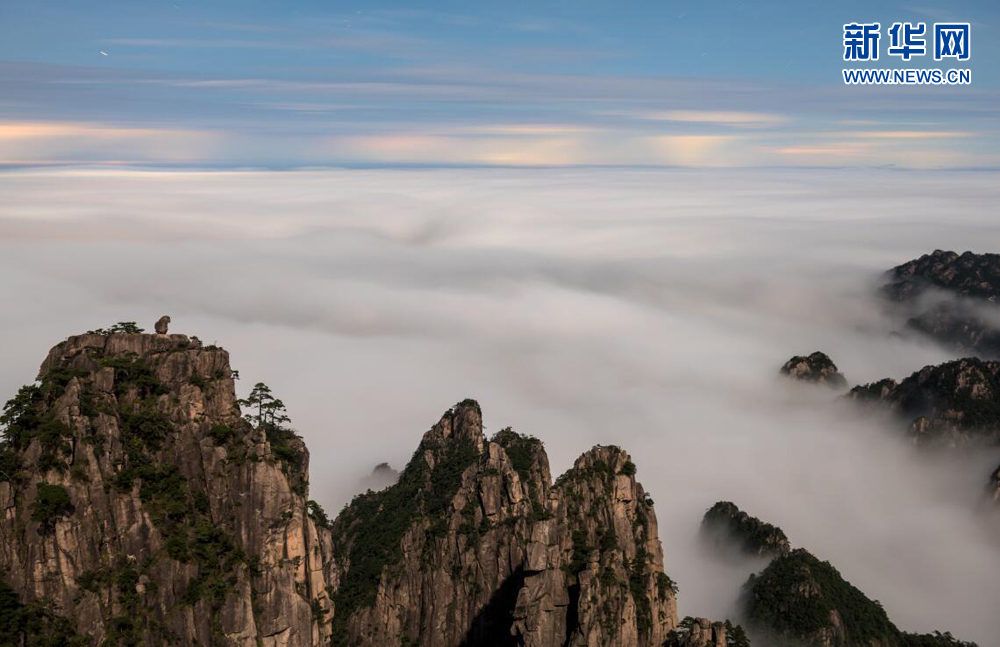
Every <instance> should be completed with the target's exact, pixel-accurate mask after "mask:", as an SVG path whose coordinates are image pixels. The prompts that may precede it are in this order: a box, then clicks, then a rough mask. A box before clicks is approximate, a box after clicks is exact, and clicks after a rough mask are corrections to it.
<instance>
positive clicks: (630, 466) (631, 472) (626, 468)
mask: <svg viewBox="0 0 1000 647" xmlns="http://www.w3.org/2000/svg"><path fill="white" fill-rule="evenodd" d="M618 473H619V474H624V475H625V476H635V463H633V462H632V461H625V464H624V465H622V469H621V471H619V472H618Z"/></svg>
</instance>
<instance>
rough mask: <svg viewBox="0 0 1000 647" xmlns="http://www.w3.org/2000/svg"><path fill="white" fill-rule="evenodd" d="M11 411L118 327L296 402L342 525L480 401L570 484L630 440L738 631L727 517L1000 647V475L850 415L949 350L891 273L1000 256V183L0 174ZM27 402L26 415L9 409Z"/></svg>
mask: <svg viewBox="0 0 1000 647" xmlns="http://www.w3.org/2000/svg"><path fill="white" fill-rule="evenodd" d="M0 195H2V196H3V199H2V201H0V251H2V255H0V293H2V295H3V297H4V303H5V308H4V317H3V318H2V320H0V334H2V339H3V359H4V361H3V364H2V368H0V390H2V392H3V393H6V394H9V395H13V393H14V391H15V390H16V388H17V387H18V386H19V385H20V384H22V383H25V382H28V381H30V380H31V379H32V378H33V377H34V376H35V372H36V371H37V367H38V364H39V363H40V362H41V360H42V358H43V357H44V355H45V352H46V350H47V349H48V348H49V347H50V346H52V345H53V344H54V343H56V342H57V341H59V340H61V339H63V338H65V337H66V336H68V335H70V334H74V333H78V332H82V331H85V330H88V329H91V328H96V327H100V326H107V325H109V324H111V323H114V322H116V321H120V320H137V321H139V322H140V323H141V324H144V325H145V326H146V328H147V329H151V328H152V323H153V322H154V321H155V320H156V319H157V318H158V317H159V316H160V315H162V314H169V315H171V317H172V318H173V324H172V325H171V332H179V333H188V334H196V335H198V336H199V337H200V338H201V339H202V340H204V341H205V342H206V343H211V342H218V343H220V344H221V345H223V346H225V347H226V348H227V349H229V350H230V352H231V353H232V359H233V365H234V368H236V369H238V370H239V371H240V374H241V376H242V380H241V382H240V383H239V386H240V387H241V388H242V390H243V392H245V391H246V390H248V388H249V385H251V384H253V383H254V382H256V381H265V382H267V383H268V384H269V385H270V386H271V387H272V389H273V390H274V392H275V393H276V394H277V395H278V396H279V397H281V398H282V399H283V400H284V402H285V403H286V405H287V406H288V408H289V413H290V415H291V417H292V421H293V423H294V425H295V427H296V429H297V430H298V431H299V432H300V433H301V434H302V436H303V437H304V438H305V440H306V442H307V443H308V446H309V448H310V450H311V453H312V468H311V496H312V497H313V498H315V499H317V500H319V501H320V502H321V503H323V504H324V505H325V506H326V507H327V509H328V511H329V512H330V513H331V514H335V513H336V511H337V510H339V509H340V508H341V506H342V505H343V504H344V503H345V502H347V501H348V500H349V499H350V497H351V496H352V494H353V493H354V492H355V491H356V489H357V487H358V484H359V483H360V482H362V479H364V478H365V477H366V476H368V475H369V474H370V473H371V470H372V467H373V466H374V465H375V464H376V463H379V462H382V461H388V462H389V463H391V464H392V465H393V466H394V467H397V468H398V467H401V466H402V465H404V464H405V462H406V461H407V460H408V459H409V457H410V455H411V454H412V452H413V450H414V448H415V447H416V443H417V442H418V440H419V437H420V435H421V434H422V433H423V431H425V430H426V429H427V428H429V427H430V426H431V425H432V424H433V423H434V422H436V421H437V419H438V418H439V416H440V415H441V413H442V412H444V411H445V410H446V409H447V408H448V407H450V406H451V405H452V404H454V403H455V402H457V401H459V400H461V399H463V398H466V397H473V398H476V399H477V400H479V402H480V403H481V404H482V406H483V411H484V418H485V422H486V425H487V428H488V429H487V431H488V433H492V432H494V431H497V430H499V429H500V428H502V427H505V426H507V425H511V426H513V427H514V428H515V429H516V430H518V431H521V432H524V433H530V434H533V435H536V436H538V437H539V438H541V439H542V440H544V441H545V443H546V447H547V449H548V452H549V456H550V460H551V462H552V467H553V472H554V473H555V474H558V473H560V472H562V471H563V470H565V469H566V468H567V467H569V466H570V465H571V464H572V461H573V460H574V459H575V458H576V457H577V456H578V455H579V454H580V453H582V452H583V451H585V450H586V449H587V448H589V447H590V446H592V445H594V444H597V443H602V444H618V445H621V446H622V447H624V448H625V449H626V450H628V451H629V452H630V453H631V454H632V456H633V460H634V462H635V463H636V465H637V466H638V478H639V480H640V481H641V482H642V483H643V485H644V486H645V487H646V489H647V490H648V491H649V492H650V493H651V495H652V497H653V499H654V500H655V502H656V512H657V516H658V519H659V525H660V538H661V540H662V542H663V546H664V553H665V563H666V570H667V572H668V574H669V575H671V577H673V578H674V579H675V580H676V581H677V582H678V584H679V586H680V597H679V603H680V612H681V614H697V615H703V616H710V617H722V616H724V615H726V614H727V613H731V611H732V608H731V605H732V603H733V599H734V598H735V595H736V593H737V590H738V587H739V584H740V583H742V581H743V580H745V578H746V575H747V574H748V572H749V570H748V569H749V567H747V568H739V567H734V566H732V565H731V564H730V565H721V564H718V563H715V562H712V561H711V560H710V559H708V558H706V557H705V556H704V555H703V554H702V553H701V551H699V550H697V547H696V543H695V540H696V533H697V530H698V523H699V520H700V517H701V514H702V513H703V512H704V510H705V509H707V508H708V507H709V506H710V505H711V504H712V503H714V502H715V501H717V500H720V499H726V500H732V501H734V502H736V503H737V504H738V505H740V506H741V507H742V508H744V509H745V510H747V511H748V512H750V513H751V514H754V515H756V516H759V517H761V518H762V519H764V520H766V521H770V522H771V523H774V524H776V525H779V526H781V527H782V528H783V529H784V530H785V532H786V533H787V534H788V536H789V539H790V540H791V542H792V544H793V545H794V546H802V547H806V548H808V549H809V550H810V551H811V552H813V553H814V554H816V555H817V556H818V557H820V558H821V559H827V560H830V561H831V562H832V563H833V564H834V565H835V566H836V567H837V568H838V569H839V570H840V571H841V572H842V574H843V575H844V576H845V578H847V579H848V580H849V581H851V582H852V583H853V584H855V585H856V586H858V587H859V588H860V589H861V590H863V591H864V592H865V593H867V594H868V595H869V596H870V597H872V598H876V599H879V600H880V601H881V602H882V603H883V605H884V606H885V608H886V610H887V612H888V613H889V616H890V617H891V618H892V619H893V620H894V621H895V622H896V623H897V624H898V625H899V626H900V627H901V628H902V629H905V630H908V631H930V630H933V629H940V630H942V631H943V630H950V631H953V632H954V633H955V634H956V636H958V637H960V638H962V639H964V640H976V641H979V642H980V644H981V645H984V646H985V645H991V644H992V645H996V644H1000V626H997V622H996V618H995V606H996V602H997V600H1000V578H997V577H996V573H998V572H1000V532H998V530H997V529H996V528H995V527H989V526H987V525H985V524H984V523H983V520H982V516H981V514H980V511H979V510H978V509H977V504H978V502H979V501H980V498H981V496H982V491H983V487H984V485H985V483H986V479H987V476H988V473H989V471H990V469H991V468H993V467H995V466H996V464H997V463H998V462H1000V453H997V452H982V453H979V454H978V455H976V456H973V457H969V456H962V457H954V456H952V457H947V456H944V457H932V456H921V455H918V454H917V453H916V452H915V451H914V450H913V449H911V448H910V447H909V445H907V444H906V443H905V441H903V440H902V439H900V438H899V436H898V435H897V434H894V433H893V432H892V431H890V430H888V429H886V428H884V427H882V426H881V425H880V424H879V423H878V422H877V421H875V420H872V419H865V418H860V417H858V416H856V415H855V414H854V413H853V412H852V410H851V409H850V408H848V407H846V406H844V405H843V404H838V403H837V402H836V401H835V394H833V393H831V392H829V391H827V390H826V389H814V388H809V387H806V386H803V385H799V384H792V383H789V382H787V381H786V380H781V379H779V378H778V376H777V371H778V368H779V367H780V366H781V364H782V363H783V362H784V361H785V360H787V359H788V358H789V357H791V356H792V355H796V354H807V353H810V352H812V351H814V350H822V351H824V352H826V353H828V354H829V355H830V356H831V357H832V358H833V360H834V361H835V362H836V363H837V364H838V366H839V367H840V369H841V370H842V371H843V372H844V373H845V375H846V377H847V379H848V381H849V382H851V384H858V383H862V382H867V381H872V380H875V379H879V378H881V377H887V376H891V377H895V378H897V379H899V378H902V377H904V376H906V375H909V373H910V372H912V371H914V370H917V369H919V368H921V367H922V366H924V365H927V364H931V363H937V362H941V361H944V360H946V359H948V358H950V357H952V355H951V354H950V353H949V351H946V350H944V349H941V348H938V347H936V346H933V345H931V344H926V343H919V342H918V341H916V340H913V339H908V338H902V337H896V336H890V333H891V332H893V331H894V330H897V329H898V327H899V324H898V323H897V322H893V321H890V320H887V319H886V318H885V316H884V315H883V313H882V310H881V308H880V307H879V305H878V304H877V303H876V302H875V301H874V300H873V299H872V297H871V296H870V294H871V288H872V285H873V282H874V281H877V280H878V278H879V274H880V273H881V272H883V271H884V270H887V269H889V268H890V267H892V266H894V265H896V264H899V263H902V262H904V261H906V260H909V259H911V258H914V257H916V256H919V255H920V254H923V253H927V252H929V251H932V250H933V249H935V248H941V249H952V250H955V251H958V252H961V251H964V250H967V249H971V250H973V251H977V252H995V251H1000V221H998V220H997V218H996V209H997V205H998V204H1000V178H998V174H997V173H995V172H971V171H970V172H941V171H938V172H931V171H927V172H914V171H898V170H892V169H862V170H829V169H827V170H782V169H764V170H697V171H696V170H683V169H664V170H646V169H614V170H611V169H576V170H567V169H562V170H560V169H544V170H543V169H522V170H503V169H438V170H427V169H422V170H386V169H372V170H335V169H333V170H303V171H287V172H265V171H244V172H220V171H212V172H208V171H206V172H198V171H186V172H180V171H127V170H109V169H99V170H82V169H77V170H73V169H53V170H31V171H7V172H4V173H0ZM9 395H8V396H5V397H9Z"/></svg>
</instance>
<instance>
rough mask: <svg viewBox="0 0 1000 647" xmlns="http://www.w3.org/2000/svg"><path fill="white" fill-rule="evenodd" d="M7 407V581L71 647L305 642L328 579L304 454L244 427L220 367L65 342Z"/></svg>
mask: <svg viewBox="0 0 1000 647" xmlns="http://www.w3.org/2000/svg"><path fill="white" fill-rule="evenodd" d="M38 380H39V383H38V384H36V385H31V386H28V387H24V388H22V389H21V391H20V392H19V393H18V395H17V396H16V397H15V398H14V399H13V400H12V401H11V402H10V403H8V405H7V407H6V408H5V412H4V418H3V423H4V426H5V436H6V441H5V443H4V450H3V454H4V456H5V459H4V462H5V464H6V465H7V467H8V469H7V470H5V473H6V477H7V478H5V479H4V481H3V482H0V509H2V510H3V516H2V519H0V570H2V571H3V577H4V579H6V580H7V583H8V584H9V585H10V587H11V588H12V589H13V590H14V591H15V592H16V594H17V596H18V597H19V598H20V599H21V600H22V601H23V602H24V603H26V604H31V605H39V604H42V605H44V606H45V608H46V613H48V614H52V615H54V616H56V617H63V618H67V619H69V620H70V621H71V622H72V624H73V626H74V628H75V631H76V632H77V633H78V634H79V636H81V637H82V638H81V640H83V641H84V642H82V643H81V644H109V645H112V644H143V645H161V644H178V645H196V644H199V645H245V646H247V647H259V646H261V645H263V646H266V647H279V646H285V645H314V644H319V643H321V642H324V641H326V640H328V639H329V635H330V628H329V626H328V625H327V624H324V623H322V622H318V621H317V616H318V614H319V613H320V612H327V611H328V610H329V609H330V600H329V589H330V587H331V586H333V585H335V584H336V580H335V579H334V578H335V570H334V569H333V568H332V552H331V550H332V542H331V538H330V536H329V534H328V533H327V534H325V535H324V534H322V533H321V532H320V529H319V528H317V526H316V524H315V522H314V521H313V519H312V518H311V517H310V516H309V515H308V514H307V505H306V475H307V469H308V454H307V452H306V449H305V447H304V446H303V444H302V443H301V441H300V440H298V439H297V438H295V437H294V436H288V437H282V438H275V437H272V438H268V437H267V435H266V434H264V433H262V432H261V431H260V430H257V429H254V428H252V427H251V426H250V425H249V424H248V423H247V422H246V421H244V420H243V419H242V418H241V417H240V411H239V408H238V406H237V404H236V398H235V393H234V382H233V372H232V370H231V368H230V365H229V356H228V353H226V351H224V350H222V349H220V348H213V347H209V348H201V347H200V345H197V344H192V343H191V341H190V340H189V339H188V338H187V337H185V336H184V335H169V336H165V335H146V334H138V333H110V332H102V333H96V334H87V335H81V336H77V337H71V338H70V339H68V340H67V341H65V342H63V343H61V344H59V345H57V346H56V347H55V348H53V349H52V351H51V352H50V353H49V355H48V357H47V358H46V359H45V361H44V362H43V363H42V367H41V371H40V373H39V376H38Z"/></svg>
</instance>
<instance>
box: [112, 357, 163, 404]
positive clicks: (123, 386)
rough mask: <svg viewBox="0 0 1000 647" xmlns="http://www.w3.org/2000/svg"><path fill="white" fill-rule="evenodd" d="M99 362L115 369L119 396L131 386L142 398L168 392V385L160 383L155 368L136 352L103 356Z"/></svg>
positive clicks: (116, 390) (116, 392) (116, 388)
mask: <svg viewBox="0 0 1000 647" xmlns="http://www.w3.org/2000/svg"><path fill="white" fill-rule="evenodd" d="M99 363H100V366H101V367H104V368H112V369H114V372H115V395H117V396H119V397H121V396H122V395H124V394H125V392H126V390H127V389H129V388H134V389H135V390H136V392H137V395H138V397H139V398H140V399H143V398H148V397H150V396H157V395H164V394H165V393H167V392H168V389H167V387H165V386H164V385H163V384H160V381H159V380H158V379H157V377H156V374H155V373H154V372H153V369H152V368H150V366H149V365H148V364H147V363H146V362H145V360H143V359H142V358H141V357H139V356H138V355H136V354H135V353H125V354H122V355H114V356H112V357H102V358H101V359H100V360H99Z"/></svg>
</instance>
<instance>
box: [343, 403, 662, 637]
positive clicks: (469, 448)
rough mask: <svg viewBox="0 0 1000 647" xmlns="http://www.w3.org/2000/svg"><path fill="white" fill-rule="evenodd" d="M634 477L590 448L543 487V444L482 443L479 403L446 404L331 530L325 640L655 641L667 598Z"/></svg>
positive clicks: (650, 523) (607, 453)
mask: <svg viewBox="0 0 1000 647" xmlns="http://www.w3.org/2000/svg"><path fill="white" fill-rule="evenodd" d="M634 474H635V466H634V465H633V464H632V463H631V461H630V460H629V457H628V455H627V454H626V453H625V452H623V451H622V450H620V449H618V448H616V447H595V448H594V449H592V450H590V451H589V452H587V453H585V454H583V455H582V456H581V457H580V458H579V459H577V461H576V463H575V464H574V466H573V468H571V469H570V470H569V471H567V472H566V473H565V474H563V475H562V476H561V477H559V479H557V480H556V481H555V482H554V483H553V482H552V481H551V476H550V473H549V465H548V459H547V457H546V455H545V452H544V449H543V447H542V445H541V442H539V441H538V440H536V439H534V438H531V437H527V436H521V435H519V434H517V433H515V432H513V431H511V430H504V431H501V432H499V433H498V434H497V435H496V436H494V437H493V438H492V439H490V440H489V441H487V440H486V439H485V438H484V436H483V432H482V417H481V414H480V410H479V406H478V405H477V404H476V403H475V402H472V401H466V402H463V403H460V404H459V405H456V407H454V408H453V409H452V410H451V411H449V412H448V413H447V414H446V415H445V416H444V417H443V418H442V419H441V421H440V422H439V423H438V424H437V425H435V427H434V428H433V429H431V430H430V431H428V432H427V433H426V434H425V435H424V437H423V440H422V441H421V443H420V447H419V448H418V450H417V452H416V453H415V454H414V456H413V458H412V459H411V461H410V463H409V464H408V465H407V466H406V468H405V469H404V470H403V472H402V474H401V475H400V478H399V481H398V482H397V483H396V484H395V485H393V486H391V487H389V488H387V489H386V490H383V491H381V492H369V493H366V494H365V495H362V496H360V497H357V498H356V499H355V500H354V502H352V504H351V505H350V506H349V507H348V508H347V509H346V510H345V511H344V512H343V513H342V514H341V515H340V516H339V517H338V519H337V520H336V522H335V523H334V525H333V534H334V545H335V546H340V547H343V548H342V550H344V551H345V552H346V554H345V558H344V560H343V561H342V562H340V563H341V564H342V567H341V570H340V571H339V572H338V578H339V581H340V588H339V590H338V591H337V593H336V594H335V596H334V602H335V605H336V609H337V612H338V615H335V616H334V633H335V635H336V636H337V638H336V639H335V643H334V644H344V645H350V644H360V645H385V646H389V645H399V644H422V645H441V646H449V645H455V646H458V645H526V646H538V647H542V646H549V645H552V646H555V645H581V646H582V645H620V646H623V647H624V646H626V645H629V646H631V645H660V644H662V642H663V641H664V640H665V639H666V636H667V634H668V633H669V632H670V631H671V630H672V629H673V628H674V627H675V626H676V624H677V614H676V602H675V591H674V587H673V583H672V582H671V581H670V579H669V578H668V577H667V576H666V575H665V574H664V573H663V557H662V550H661V548H660V543H659V539H658V538H657V527H656V517H655V514H654V512H653V508H652V502H651V501H650V500H649V499H648V497H647V495H646V493H645V491H644V490H643V489H642V486H641V485H639V484H638V483H637V482H636V481H635V477H634ZM376 529H380V530H379V532H380V533H381V536H380V538H379V540H378V541H377V542H374V543H373V542H372V541H370V538H371V537H372V536H373V531H375V530H376ZM372 574H375V577H372Z"/></svg>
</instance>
